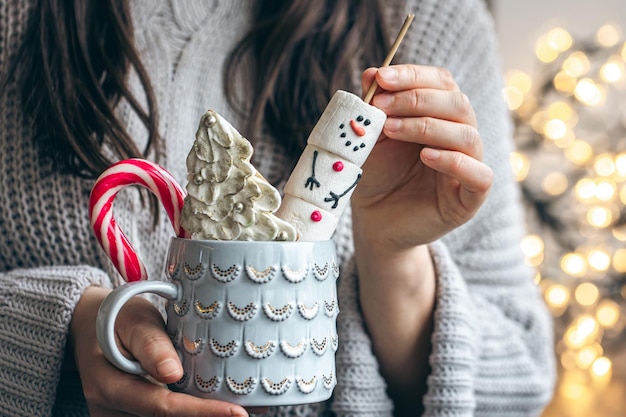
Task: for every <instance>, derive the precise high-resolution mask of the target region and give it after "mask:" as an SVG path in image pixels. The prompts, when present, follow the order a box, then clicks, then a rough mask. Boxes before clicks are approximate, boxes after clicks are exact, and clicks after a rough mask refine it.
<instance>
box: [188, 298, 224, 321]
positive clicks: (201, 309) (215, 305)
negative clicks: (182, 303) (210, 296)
mask: <svg viewBox="0 0 626 417" xmlns="http://www.w3.org/2000/svg"><path fill="white" fill-rule="evenodd" d="M193 306H194V308H195V311H196V314H198V316H199V317H200V318H202V319H205V320H211V319H212V318H214V317H215V316H217V315H218V313H219V312H220V310H221V309H222V304H221V303H220V302H219V301H217V300H216V301H213V302H212V303H211V304H209V305H208V306H206V305H204V304H202V303H201V302H200V300H196V302H195V303H194V304H193Z"/></svg>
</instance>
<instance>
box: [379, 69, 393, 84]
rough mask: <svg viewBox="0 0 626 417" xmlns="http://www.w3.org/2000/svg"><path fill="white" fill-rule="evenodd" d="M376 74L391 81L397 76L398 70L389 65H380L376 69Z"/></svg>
mask: <svg viewBox="0 0 626 417" xmlns="http://www.w3.org/2000/svg"><path fill="white" fill-rule="evenodd" d="M378 74H379V75H380V76H381V78H383V79H384V80H387V81H393V80H395V79H396V78H398V71H397V70H396V69H395V68H391V67H382V68H379V69H378Z"/></svg>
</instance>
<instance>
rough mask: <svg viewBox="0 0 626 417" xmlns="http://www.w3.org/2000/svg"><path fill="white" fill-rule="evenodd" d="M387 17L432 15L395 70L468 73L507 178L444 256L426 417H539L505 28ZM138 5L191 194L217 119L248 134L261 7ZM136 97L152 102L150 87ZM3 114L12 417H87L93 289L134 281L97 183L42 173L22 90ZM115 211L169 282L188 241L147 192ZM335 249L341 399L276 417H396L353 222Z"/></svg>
mask: <svg viewBox="0 0 626 417" xmlns="http://www.w3.org/2000/svg"><path fill="white" fill-rule="evenodd" d="M32 3H34V1H13V0H2V1H0V69H1V70H3V69H5V68H6V65H7V62H8V59H9V57H10V56H11V55H12V54H14V53H15V51H16V48H17V47H18V45H19V42H20V41H21V39H22V38H23V34H24V28H25V25H26V21H27V19H28V18H29V16H30V15H31V11H32V10H31V8H32ZM386 4H387V5H388V7H387V10H386V19H388V27H389V28H391V31H392V32H393V33H389V37H390V39H392V38H393V37H394V36H395V34H396V31H397V28H398V27H399V26H400V24H401V23H402V21H403V20H404V17H405V16H406V13H407V12H414V13H415V14H416V18H415V21H414V22H413V25H412V27H411V30H410V31H409V34H408V35H407V37H406V38H405V40H404V42H403V44H402V46H401V48H400V51H399V52H398V54H397V55H396V58H395V60H394V62H403V63H419V64H429V65H437V66H443V67H446V68H448V69H449V70H450V71H451V72H452V73H453V75H454V77H455V79H456V80H457V82H458V83H459V85H460V87H461V89H462V91H464V92H465V93H466V94H467V95H468V96H469V98H470V100H471V102H472V103H473V105H474V107H475V109H476V113H477V116H478V121H479V127H480V132H481V135H482V138H483V140H484V144H485V162H486V163H487V164H488V165H489V166H490V167H491V168H492V169H493V170H494V172H495V183H494V185H493V190H492V192H491V194H490V196H489V199H488V201H487V202H486V204H485V205H484V206H483V207H482V208H481V210H480V211H479V213H478V215H477V216H476V217H475V218H474V219H472V220H471V221H470V222H469V223H467V224H465V225H464V226H462V227H460V228H458V229H457V230H455V231H454V232H452V233H450V234H448V235H447V236H445V237H444V238H442V239H441V240H440V241H437V242H435V243H433V244H431V245H430V250H431V254H432V256H433V258H434V262H435V266H436V272H437V295H436V296H437V300H436V311H435V324H434V332H433V334H432V345H433V349H432V354H431V356H430V364H431V368H432V371H431V374H430V376H429V377H428V392H427V394H426V396H425V397H424V399H423V402H424V405H425V410H426V411H425V414H424V415H427V416H472V415H475V416H499V417H506V416H531V415H537V414H538V413H540V411H541V409H542V407H543V406H544V405H545V404H546V402H547V401H548V400H549V398H550V396H551V394H552V388H553V382H554V369H553V368H554V360H553V356H552V345H551V327H550V319H549V316H548V315H547V314H546V311H545V309H544V306H543V305H542V303H541V297H540V296H539V294H538V291H537V289H536V287H535V286H534V284H533V280H532V272H531V271H530V270H529V269H528V268H527V267H526V266H525V264H524V259H523V256H522V253H521V252H520V248H519V241H520V238H521V237H522V235H523V230H522V225H523V219H522V213H521V210H520V207H519V201H518V200H519V194H518V191H517V188H516V186H515V184H514V182H513V180H512V176H511V173H510V169H509V166H508V153H509V152H510V150H511V126H510V123H509V120H508V118H507V111H506V108H505V106H504V104H503V100H502V98H501V93H500V82H501V75H500V72H499V71H500V68H499V62H498V60H497V58H496V55H495V51H496V49H497V48H496V44H495V40H494V36H493V28H492V22H491V20H490V18H489V15H488V14H487V12H486V11H485V9H484V6H483V4H482V2H480V1H479V0H409V1H407V2H406V4H405V2H402V1H400V0H395V1H387V2H386ZM132 5H133V6H132V8H133V18H134V23H135V29H136V38H137V39H136V42H137V46H138V48H139V49H140V50H141V52H142V59H143V61H144V64H145V65H146V67H147V68H148V70H149V72H150V76H151V79H152V83H153V85H154V87H155V89H156V94H157V98H158V104H159V110H160V114H161V116H162V118H161V122H160V123H161V125H160V129H161V132H162V134H163V136H164V137H165V138H166V141H167V143H166V147H167V149H166V150H167V152H166V158H165V160H164V161H163V162H162V164H163V165H165V166H166V168H168V169H169V170H170V171H171V172H172V173H173V174H174V175H175V177H176V178H177V179H178V180H179V181H181V184H184V178H185V163H184V162H185V157H186V154H187V152H188V150H189V149H190V146H191V144H192V142H193V139H194V131H195V129H196V127H197V123H198V120H199V118H200V116H201V115H202V113H203V112H204V111H205V110H206V109H208V108H211V109H215V110H216V111H218V112H219V113H220V114H221V115H223V116H224V117H225V118H226V119H228V120H229V121H231V122H232V123H233V125H234V126H242V120H240V119H239V118H238V117H237V116H236V115H235V114H234V113H233V111H232V110H231V109H230V108H229V107H228V105H227V103H226V100H225V97H224V94H223V91H222V87H221V85H222V84H221V74H222V62H223V60H224V57H225V56H226V54H227V53H228V51H229V50H230V49H231V48H232V46H233V45H234V43H235V42H236V41H237V40H238V39H240V37H241V36H242V35H243V34H244V33H245V32H246V30H247V27H248V24H249V18H250V10H249V7H248V2H244V1H230V0H228V1H226V0H208V1H191V0H185V1H174V0H170V1H159V2H156V1H153V0H145V1H139V0H135V1H133V2H132ZM346 53H349V51H346ZM130 82H131V87H132V88H135V89H137V91H141V90H140V88H139V87H138V86H137V82H136V80H135V79H133V78H132V77H131V81H130ZM357 92H358V91H357ZM0 109H1V111H0V196H1V198H0V236H1V237H0V415H2V416H48V415H58V416H84V415H87V412H86V408H85V404H84V400H83V399H82V396H81V389H80V381H79V379H78V376H77V375H76V374H75V373H74V372H73V371H70V370H69V369H71V367H66V366H64V360H68V361H70V360H71V358H70V357H67V356H66V352H65V345H66V341H67V335H68V326H69V323H70V320H71V318H72V312H73V310H74V306H75V305H76V303H77V301H78V299H79V298H80V296H81V293H82V292H83V290H84V289H85V288H86V287H88V286H91V285H98V286H105V287H113V286H116V285H119V284H121V279H120V278H119V275H118V274H117V273H116V272H114V270H113V269H112V267H111V265H110V263H109V262H108V260H107V259H106V257H105V256H104V255H103V253H102V251H101V250H100V248H99V247H98V245H97V243H96V241H95V239H94V237H93V236H92V233H91V231H90V226H89V221H88V215H87V198H88V194H89V191H90V189H91V186H92V182H90V181H85V180H81V179H78V178H74V177H70V176H65V175H59V174H51V173H50V172H51V171H50V167H49V166H48V165H46V164H45V163H44V162H42V161H40V160H38V158H37V153H36V150H35V149H34V147H33V143H32V141H31V135H30V132H29V127H28V125H27V124H26V123H24V119H23V117H22V114H21V113H20V108H19V107H18V100H17V93H16V90H15V88H14V87H13V86H9V88H8V89H6V90H5V91H0ZM119 112H120V114H121V116H122V117H123V120H125V122H126V123H127V126H128V130H129V131H130V133H131V135H132V136H133V137H134V138H136V140H137V141H138V142H139V143H141V142H142V141H144V140H145V137H146V132H145V130H144V128H143V127H142V125H141V123H140V122H139V120H138V119H137V118H136V116H135V115H134V114H133V113H132V112H131V111H130V110H129V108H128V106H126V105H125V104H124V103H122V105H121V106H120V108H119ZM257 139H260V140H259V145H257V147H256V150H255V159H254V160H255V161H256V165H257V167H258V169H259V170H260V171H261V172H262V173H263V174H264V175H265V176H266V178H268V179H270V180H271V181H277V178H279V177H280V172H281V171H283V170H285V169H287V167H288V166H289V162H288V161H285V160H283V158H282V156H281V155H282V152H281V151H280V148H279V147H278V146H277V145H276V144H275V142H274V141H273V139H272V138H271V137H264V138H257ZM115 210H116V216H117V219H118V221H119V223H121V226H122V228H123V229H124V230H125V231H126V232H127V234H128V236H129V238H130V240H131V241H132V242H133V244H134V245H135V248H136V249H138V250H139V251H140V253H141V256H142V258H143V260H144V261H145V263H146V265H147V266H148V271H149V275H150V277H152V278H153V279H161V278H162V275H163V274H162V270H163V261H164V255H165V251H166V246H167V245H168V240H169V237H170V236H171V235H172V234H173V232H172V230H171V226H170V225H169V224H168V223H167V216H165V215H162V216H161V224H160V225H159V227H158V228H157V229H156V230H153V229H152V227H151V220H150V219H147V218H146V217H147V216H144V215H142V206H141V204H140V202H139V200H138V198H137V193H136V192H135V191H128V192H124V193H120V194H119V195H118V198H117V200H116V209H115ZM335 240H336V242H337V246H338V250H339V253H340V257H341V259H342V262H343V269H342V277H343V278H342V279H341V282H340V287H339V298H340V306H341V314H340V315H339V318H338V330H339V334H340V340H341V343H340V348H339V351H338V352H337V367H338V375H337V379H338V385H337V388H336V391H335V394H334V397H333V399H332V400H331V401H329V402H328V403H326V404H315V405H307V406H300V407H285V408H279V409H273V410H272V411H271V414H272V415H281V416H287V415H291V416H295V415H298V416H300V415H301V416H315V415H321V414H324V413H326V412H329V411H332V412H334V413H336V414H337V415H340V416H389V415H391V413H392V407H393V404H392V403H391V401H390V400H389V398H388V397H387V395H386V393H385V381H384V380H383V378H382V377H381V375H380V373H379V372H378V364H377V360H376V357H375V356H374V355H373V354H372V351H371V341H370V339H369V337H368V334H367V332H366V330H365V328H364V323H363V318H362V316H361V314H360V312H359V305H358V296H357V292H358V287H357V272H356V271H355V270H354V268H353V267H352V266H351V265H352V262H351V258H352V254H353V247H352V243H351V224H350V213H349V212H348V213H347V214H346V215H345V216H344V217H343V218H342V221H341V224H340V226H339V228H338V230H337V233H336V234H335ZM415 268H416V269H418V268H420V265H415Z"/></svg>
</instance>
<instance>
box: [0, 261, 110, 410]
mask: <svg viewBox="0 0 626 417" xmlns="http://www.w3.org/2000/svg"><path fill="white" fill-rule="evenodd" d="M89 286H103V287H111V282H110V279H109V277H108V275H107V274H106V273H105V272H103V271H101V270H99V269H95V268H92V267H88V266H74V267H68V266H62V267H61V266H55V267H45V268H37V269H19V270H13V271H11V272H8V273H2V274H0V398H2V399H3V400H2V403H1V404H0V415H11V416H33V415H37V416H43V415H50V413H51V410H52V406H53V404H54V401H55V393H56V388H57V385H58V382H59V378H60V371H61V364H62V362H63V356H64V353H65V344H66V341H67V336H68V333H69V326H70V322H71V320H72V313H73V311H74V307H75V306H76V304H77V303H78V300H79V299H80V297H81V296H82V294H83V292H84V291H85V289H86V288H87V287H89Z"/></svg>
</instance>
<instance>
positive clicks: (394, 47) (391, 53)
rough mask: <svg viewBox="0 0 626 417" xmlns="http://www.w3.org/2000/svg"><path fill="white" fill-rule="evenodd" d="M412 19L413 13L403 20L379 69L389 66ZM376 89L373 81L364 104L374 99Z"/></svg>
mask: <svg viewBox="0 0 626 417" xmlns="http://www.w3.org/2000/svg"><path fill="white" fill-rule="evenodd" d="M413 18H415V15H414V14H413V13H409V14H408V15H407V17H406V19H405V20H404V24H403V25H402V28H400V32H398V36H396V40H395V41H394V42H393V45H392V46H391V49H390V50H389V53H388V54H387V57H386V58H385V60H384V61H383V65H381V67H388V66H389V64H391V60H392V59H393V56H394V55H395V54H396V51H397V50H398V47H399V46H400V42H402V39H403V38H404V35H405V34H406V32H407V30H409V26H411V22H413ZM377 87H378V83H377V82H376V80H374V83H373V84H372V85H371V86H370V89H369V90H367V94H366V95H365V98H364V99H363V101H364V102H366V103H367V104H369V102H370V101H371V100H372V97H374V93H375V92H376V88H377Z"/></svg>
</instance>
